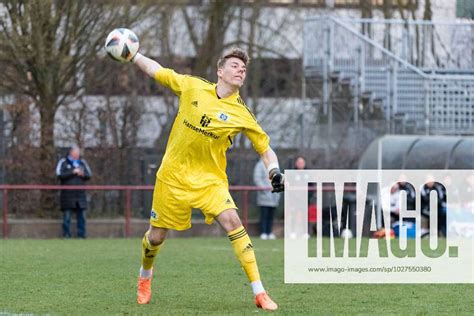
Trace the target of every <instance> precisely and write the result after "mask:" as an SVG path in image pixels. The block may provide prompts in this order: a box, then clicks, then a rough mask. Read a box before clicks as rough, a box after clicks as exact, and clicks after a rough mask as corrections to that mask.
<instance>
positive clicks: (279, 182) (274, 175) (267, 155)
mask: <svg viewBox="0 0 474 316" xmlns="http://www.w3.org/2000/svg"><path fill="white" fill-rule="evenodd" d="M260 157H262V160H263V163H264V164H265V167H266V168H267V170H268V178H269V179H270V181H271V182H272V187H273V190H272V192H282V191H283V190H284V189H285V176H284V174H283V173H281V171H280V165H279V164H278V157H277V155H276V154H275V152H274V151H273V149H271V148H268V150H267V151H266V152H264V153H263V154H261V155H260Z"/></svg>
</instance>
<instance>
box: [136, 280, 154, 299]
mask: <svg viewBox="0 0 474 316" xmlns="http://www.w3.org/2000/svg"><path fill="white" fill-rule="evenodd" d="M151 279H152V277H150V278H140V277H139V278H138V285H137V303H138V304H148V303H150V300H151Z"/></svg>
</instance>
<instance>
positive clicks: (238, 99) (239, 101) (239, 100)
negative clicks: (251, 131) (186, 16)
mask: <svg viewBox="0 0 474 316" xmlns="http://www.w3.org/2000/svg"><path fill="white" fill-rule="evenodd" d="M237 103H239V104H240V105H242V106H243V107H244V108H245V109H246V110H247V111H248V112H249V113H250V116H252V118H253V119H254V120H255V121H257V118H256V117H255V114H253V112H252V110H250V108H249V107H248V106H247V104H245V102H244V100H242V98H241V97H240V96H239V97H238V98H237Z"/></svg>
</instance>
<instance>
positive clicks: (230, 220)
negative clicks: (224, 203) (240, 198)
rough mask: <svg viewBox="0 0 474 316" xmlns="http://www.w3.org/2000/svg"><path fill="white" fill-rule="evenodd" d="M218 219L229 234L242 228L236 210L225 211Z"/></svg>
mask: <svg viewBox="0 0 474 316" xmlns="http://www.w3.org/2000/svg"><path fill="white" fill-rule="evenodd" d="M216 219H217V221H218V222H219V224H221V226H222V227H223V228H224V230H225V231H227V232H230V231H233V230H235V229H237V228H239V227H240V226H242V222H241V221H240V218H239V215H238V214H237V210H236V209H228V210H225V211H224V212H222V213H220V214H219V215H218V216H217V218H216Z"/></svg>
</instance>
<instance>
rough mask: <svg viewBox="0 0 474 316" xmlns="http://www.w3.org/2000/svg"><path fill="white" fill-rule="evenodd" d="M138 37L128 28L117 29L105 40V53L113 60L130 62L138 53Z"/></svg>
mask: <svg viewBox="0 0 474 316" xmlns="http://www.w3.org/2000/svg"><path fill="white" fill-rule="evenodd" d="M138 47H139V43H138V37H137V35H135V33H133V32H132V31H131V30H129V29H126V28H119V29H115V30H113V31H112V32H110V33H109V35H108V36H107V39H106V40H105V51H106V52H107V54H108V55H109V56H110V58H112V59H113V60H116V61H118V62H121V63H126V62H129V61H130V60H131V59H132V58H133V57H135V55H136V54H137V52H138Z"/></svg>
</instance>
